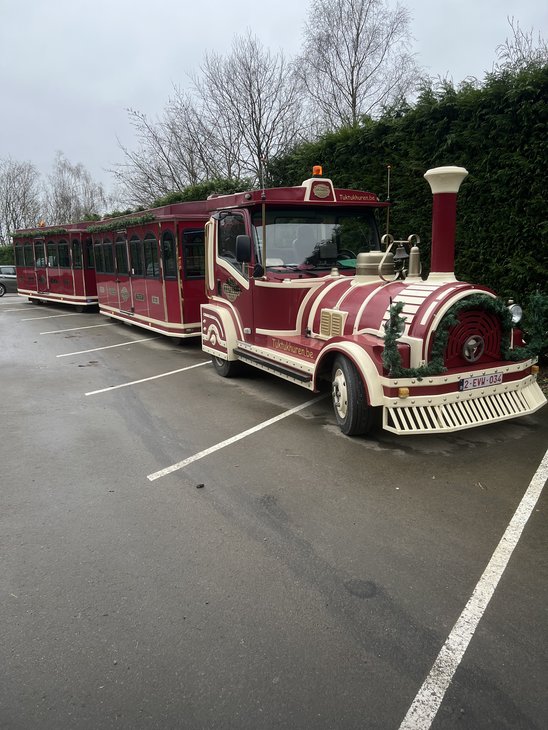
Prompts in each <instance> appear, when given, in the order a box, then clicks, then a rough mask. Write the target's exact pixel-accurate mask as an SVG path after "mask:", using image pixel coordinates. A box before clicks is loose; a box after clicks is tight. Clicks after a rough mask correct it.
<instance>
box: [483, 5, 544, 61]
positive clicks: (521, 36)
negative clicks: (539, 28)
mask: <svg viewBox="0 0 548 730" xmlns="http://www.w3.org/2000/svg"><path fill="white" fill-rule="evenodd" d="M507 20H508V23H509V25H510V28H511V29H512V37H511V38H506V40H505V42H504V43H501V45H500V46H498V47H497V57H498V61H497V62H496V63H495V70H496V71H520V70H522V69H525V68H528V67H531V66H545V65H546V64H547V63H548V45H547V44H546V41H545V40H544V38H542V36H541V34H540V33H539V34H538V38H537V39H536V40H535V38H534V37H533V30H532V29H531V30H529V31H524V30H522V29H521V28H520V25H519V22H518V21H517V20H516V19H515V18H514V17H512V18H507Z"/></svg>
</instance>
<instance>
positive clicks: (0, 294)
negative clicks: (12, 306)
mask: <svg viewBox="0 0 548 730" xmlns="http://www.w3.org/2000/svg"><path fill="white" fill-rule="evenodd" d="M5 293H6V287H5V286H4V285H3V284H0V297H3V296H4V294H5Z"/></svg>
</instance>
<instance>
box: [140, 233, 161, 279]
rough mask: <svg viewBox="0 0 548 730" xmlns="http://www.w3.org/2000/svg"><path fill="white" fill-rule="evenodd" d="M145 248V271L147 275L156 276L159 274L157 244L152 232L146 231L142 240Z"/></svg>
mask: <svg viewBox="0 0 548 730" xmlns="http://www.w3.org/2000/svg"><path fill="white" fill-rule="evenodd" d="M143 248H144V250H145V267H146V268H145V271H146V276H148V277H157V276H159V275H160V265H159V263H158V244H157V242H156V238H155V237H154V236H153V234H152V233H147V235H146V236H145V240H144V241H143Z"/></svg>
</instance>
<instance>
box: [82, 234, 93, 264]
mask: <svg viewBox="0 0 548 730" xmlns="http://www.w3.org/2000/svg"><path fill="white" fill-rule="evenodd" d="M84 253H85V257H86V269H94V268H95V256H94V255H93V253H94V252H93V241H92V240H91V238H86V240H85V241H84Z"/></svg>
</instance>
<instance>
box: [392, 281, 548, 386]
mask: <svg viewBox="0 0 548 730" xmlns="http://www.w3.org/2000/svg"><path fill="white" fill-rule="evenodd" d="M403 306H404V304H403V302H396V303H395V304H391V305H390V310H389V312H390V317H389V319H388V322H387V323H386V324H385V326H384V329H385V335H384V351H383V354H382V362H383V365H384V367H385V369H386V370H387V371H388V374H389V376H390V377H391V378H417V379H418V380H422V379H423V378H425V377H428V376H430V375H440V374H441V373H443V372H445V371H446V370H447V368H446V367H445V366H444V353H445V348H446V347H447V342H448V340H449V332H450V330H451V328H452V327H454V326H455V325H456V324H458V321H459V319H458V315H459V314H460V312H464V311H467V310H470V309H483V310H484V311H486V312H488V313H489V314H494V315H496V316H497V317H498V318H499V320H500V323H501V357H502V359H503V360H527V359H528V358H530V357H536V356H537V355H538V354H539V352H541V351H542V350H543V348H545V347H546V337H547V334H546V333H547V331H548V298H547V297H546V296H545V295H543V294H541V293H540V292H536V293H535V294H533V295H532V296H531V298H530V300H529V311H530V312H531V314H530V316H529V320H528V331H527V334H528V340H529V342H528V344H527V346H526V347H516V348H514V349H511V348H510V336H511V333H512V315H511V313H510V310H509V309H508V307H507V306H506V305H505V304H504V302H502V301H501V300H500V299H494V298H492V297H488V296H486V295H485V294H472V295H471V296H469V297H465V298H464V299H461V300H460V301H458V302H456V303H455V304H453V306H452V307H451V308H450V309H449V310H448V311H447V312H446V314H445V316H444V317H443V319H442V320H441V322H440V324H439V325H438V328H437V329H436V332H435V334H434V341H433V344H432V352H431V357H430V361H429V362H428V364H427V365H421V366H420V367H418V368H404V367H402V360H401V355H400V353H399V351H398V346H397V341H398V339H399V337H400V335H401V334H402V332H403V328H404V326H405V317H402V316H401V311H402V309H403Z"/></svg>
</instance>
